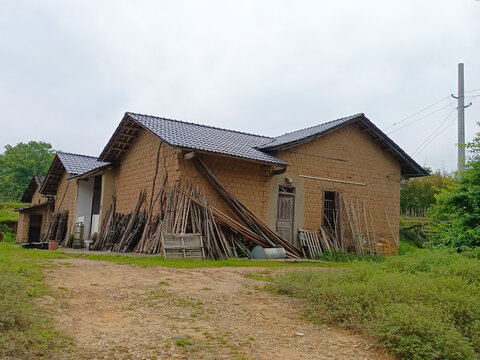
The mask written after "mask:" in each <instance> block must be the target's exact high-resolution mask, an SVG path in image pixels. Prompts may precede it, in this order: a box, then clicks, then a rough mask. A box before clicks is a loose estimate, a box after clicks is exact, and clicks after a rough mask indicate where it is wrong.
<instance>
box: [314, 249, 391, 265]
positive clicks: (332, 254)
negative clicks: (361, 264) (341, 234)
mask: <svg viewBox="0 0 480 360" xmlns="http://www.w3.org/2000/svg"><path fill="white" fill-rule="evenodd" d="M315 259H316V260H322V261H334V262H341V263H349V262H352V261H383V260H385V256H384V255H370V254H365V255H363V256H362V255H357V254H355V253H349V252H346V251H345V250H341V249H339V250H333V251H328V252H327V251H326V252H324V253H323V254H317V255H315Z"/></svg>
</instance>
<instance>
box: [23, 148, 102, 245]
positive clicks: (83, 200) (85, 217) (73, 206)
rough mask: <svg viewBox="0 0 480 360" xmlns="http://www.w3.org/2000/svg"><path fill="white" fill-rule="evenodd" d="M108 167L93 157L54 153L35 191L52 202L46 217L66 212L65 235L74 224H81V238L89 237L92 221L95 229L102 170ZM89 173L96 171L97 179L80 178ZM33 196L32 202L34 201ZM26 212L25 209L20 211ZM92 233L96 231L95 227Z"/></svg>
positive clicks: (43, 229) (45, 227)
mask: <svg viewBox="0 0 480 360" xmlns="http://www.w3.org/2000/svg"><path fill="white" fill-rule="evenodd" d="M108 165H109V164H108V163H103V162H99V161H98V160H97V158H95V157H92V156H86V155H79V154H70V153H64V152H57V154H56V155H55V158H54V159H53V161H52V164H51V165H50V168H49V170H48V173H47V175H46V176H45V179H44V181H43V182H42V185H41V186H40V188H37V189H36V192H38V193H39V194H41V196H43V197H44V198H49V199H51V201H50V202H49V204H50V205H49V206H50V207H51V211H50V212H49V214H51V213H52V212H57V211H67V212H68V220H67V234H68V235H70V234H72V233H73V225H74V224H75V223H76V222H77V221H81V222H82V223H83V224H84V238H86V237H88V236H89V235H90V231H91V228H92V222H93V223H94V224H93V225H94V226H98V216H99V215H98V214H99V212H100V194H101V186H102V177H101V170H102V169H104V168H106V167H107V166H108ZM91 171H97V176H92V177H88V178H79V177H80V176H81V175H83V174H85V173H89V172H91ZM27 191H28V189H27ZM35 194H36V193H35ZM35 194H34V195H33V199H35ZM27 210H28V208H27V209H25V210H22V212H24V211H27ZM22 212H21V213H22ZM48 225H49V224H48V222H47V223H46V224H45V225H44V226H42V230H41V233H42V234H44V233H45V232H46V230H47V229H48ZM94 230H95V231H96V228H95V229H94ZM68 235H67V236H68ZM24 240H25V239H24V237H20V238H19V233H18V232H17V242H24Z"/></svg>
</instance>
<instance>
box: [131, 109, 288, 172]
mask: <svg viewBox="0 0 480 360" xmlns="http://www.w3.org/2000/svg"><path fill="white" fill-rule="evenodd" d="M126 115H127V116H129V117H131V118H132V119H134V120H135V121H136V122H137V123H139V124H140V125H141V126H143V127H144V128H145V129H147V130H149V131H150V132H152V133H153V134H155V135H157V136H158V137H159V138H160V139H162V140H163V141H165V142H166V143H167V144H169V145H171V146H174V147H181V148H186V149H195V150H203V151H208V152H212V153H217V154H224V155H231V156H235V157H240V158H245V159H250V160H256V161H261V162H267V163H273V164H278V165H288V163H287V162H286V161H284V160H282V159H279V158H277V157H275V156H273V155H270V154H268V153H265V152H263V151H260V150H258V149H256V148H257V147H260V146H261V145H263V144H265V143H266V142H271V141H273V140H274V139H273V138H269V137H266V136H259V135H253V134H247V133H243V132H239V131H233V130H226V129H220V128H216V127H212V126H206V125H199V124H194V123H188V122H183V121H178V120H171V119H165V118H161V117H156V116H150V115H142V114H135V113H126Z"/></svg>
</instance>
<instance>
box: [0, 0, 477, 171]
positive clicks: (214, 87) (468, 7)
mask: <svg viewBox="0 0 480 360" xmlns="http://www.w3.org/2000/svg"><path fill="white" fill-rule="evenodd" d="M479 37H480V2H478V1H475V0H403V1H398V0H397V1H390V0H364V1H361V2H360V1H354V0H343V1H328V2H327V1H279V0H275V1H261V0H257V1H244V0H242V1H238V0H237V1H226V0H222V1H220V0H219V1H199V0H197V1H154V0H152V1H147V0H142V1H138V0H137V1H134V0H131V1H122V0H111V1H108V0H102V1H98V0H97V1H93V0H91V1H88V0H78V1H75V0H69V1H65V0H63V1H61V0H42V1H38V0H32V1H25V0H15V1H14V0H0V108H1V111H2V116H1V120H0V125H1V126H0V147H1V148H0V151H2V150H3V147H4V146H5V145H6V144H11V145H15V144H16V143H18V142H21V141H23V142H25V141H29V140H43V141H47V142H50V143H52V145H53V146H54V148H56V149H58V150H63V151H68V152H76V153H83V154H88V155H99V154H100V152H101V150H102V149H103V147H104V146H105V144H106V142H107V140H108V139H109V138H110V136H111V135H112V133H113V131H114V130H115V127H116V126H117V124H118V123H119V122H120V120H121V118H122V116H123V114H124V112H126V111H133V112H140V113H146V114H152V115H158V116H164V117H170V118H175V119H179V120H185V121H191V122H197V123H202V124H208V125H214V126H219V127H224V128H230V129H235V130H242V131H247V132H252V133H258V134H262V135H270V136H276V135H280V134H283V133H285V132H289V131H293V130H297V129H299V128H303V127H307V126H312V125H316V124H319V123H322V122H326V121H330V120H333V119H336V118H339V117H343V116H347V115H350V114H354V113H359V112H364V113H365V114H366V116H367V117H368V118H369V119H370V120H372V121H373V122H374V123H375V124H376V125H377V126H378V127H379V128H380V129H382V130H383V129H386V128H387V127H389V126H390V125H391V124H393V123H395V122H398V121H400V120H402V119H403V118H405V117H407V116H409V115H411V114H414V113H415V112H417V111H418V110H421V109H423V108H425V107H427V106H429V105H431V104H433V103H435V102H437V101H439V100H441V99H442V98H445V97H447V96H449V95H450V94H451V93H455V92H456V91H457V64H458V63H459V62H464V63H465V90H473V89H479V88H480V41H479ZM467 95H469V96H468V97H467V99H468V98H469V97H471V96H475V95H480V90H478V91H473V92H470V93H467ZM471 101H472V102H473V106H472V107H470V108H468V109H467V110H466V129H467V140H471V139H472V137H473V136H474V134H475V132H477V131H478V126H477V124H476V122H477V121H480V96H479V97H477V98H473V99H472V100H471ZM448 103H449V101H448V100H444V101H443V102H442V103H440V104H438V105H436V107H433V108H431V109H429V111H426V112H424V113H422V114H420V115H418V116H416V117H414V118H412V119H409V120H407V121H405V122H404V123H402V125H403V124H406V123H408V122H410V121H412V120H415V119H418V118H420V117H421V115H427V114H428V113H429V112H432V111H435V110H436V109H439V108H441V107H442V106H446V105H448ZM455 106H456V103H455V100H454V99H451V106H447V107H446V108H444V109H442V110H440V111H439V112H437V113H435V114H434V115H431V116H429V117H427V118H425V119H423V120H420V121H418V122H417V123H415V124H413V125H411V126H408V127H406V128H404V129H401V130H399V131H396V132H394V133H391V134H390V136H391V137H392V139H393V140H395V141H396V142H397V143H398V144H399V145H400V146H401V147H402V148H403V149H404V150H406V151H407V152H408V153H409V154H413V153H414V152H415V150H416V149H417V147H418V146H419V145H420V144H421V143H422V142H423V141H424V140H425V139H427V137H428V136H429V135H430V134H431V133H432V132H433V131H434V130H435V129H436V128H437V126H439V125H440V124H441V123H442V121H443V120H444V119H445V118H446V117H447V115H448V114H449V113H450V112H451V111H453V113H452V114H451V116H450V118H448V120H447V121H446V122H445V125H446V124H448V123H449V122H450V121H454V119H455V118H456V111H455V110H454V108H455ZM398 127H399V126H398ZM394 129H395V128H392V129H389V130H388V131H386V132H387V134H388V133H389V132H390V131H391V130H394ZM456 139H457V135H456V122H454V123H452V124H451V126H450V127H448V129H447V130H445V131H444V132H443V133H442V134H441V135H439V136H438V137H436V138H435V139H434V140H433V141H432V142H431V143H430V144H429V146H428V147H427V148H425V150H424V151H423V152H421V153H420V154H419V155H418V156H415V157H414V158H415V159H416V160H417V161H418V162H419V163H420V164H422V165H426V166H430V167H433V168H436V169H445V170H447V171H450V170H453V169H454V168H455V167H456V147H455V143H456Z"/></svg>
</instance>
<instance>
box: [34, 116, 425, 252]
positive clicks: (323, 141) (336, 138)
mask: <svg viewBox="0 0 480 360" xmlns="http://www.w3.org/2000/svg"><path fill="white" fill-rule="evenodd" d="M157 153H158V154H160V155H159V159H160V168H161V169H163V170H161V171H166V172H167V173H168V185H172V184H174V183H176V182H178V181H180V183H182V184H187V183H188V184H193V185H195V186H198V187H199V188H201V189H203V191H204V192H205V195H206V198H207V199H208V201H209V203H211V204H212V205H214V206H215V207H216V208H218V209H220V210H221V211H223V212H225V213H227V214H229V215H231V216H233V217H234V214H233V213H232V212H231V211H230V209H229V207H228V206H227V204H226V203H224V202H223V200H222V199H221V198H220V196H219V195H218V194H217V192H216V190H215V189H214V188H213V187H212V186H211V185H210V183H209V182H208V181H206V179H205V178H204V177H203V176H202V174H201V173H200V172H199V171H198V170H197V168H196V167H195V166H194V164H193V161H192V160H191V159H192V158H193V157H199V158H201V159H202V160H203V162H204V163H205V164H206V165H207V166H208V168H209V169H210V170H211V171H212V172H213V173H214V174H215V176H216V177H217V178H218V179H219V180H220V181H221V182H222V183H223V184H224V185H225V186H226V187H227V188H228V189H229V190H230V191H231V192H232V193H233V194H234V195H235V196H236V197H237V198H238V200H239V201H241V202H242V203H243V204H244V205H246V206H247V207H248V208H249V209H250V210H251V211H253V212H254V213H255V214H256V215H257V216H258V217H259V218H261V219H263V220H264V221H265V222H266V223H267V224H268V225H269V226H270V227H271V228H272V229H274V230H276V231H277V232H278V233H279V234H280V235H281V236H282V237H283V238H284V239H286V240H288V241H290V242H292V243H293V244H295V245H297V246H299V239H298V229H299V228H307V229H312V230H318V229H319V227H320V226H325V227H327V226H331V222H332V220H333V219H334V217H335V216H339V217H340V219H341V223H343V224H344V225H345V226H343V227H342V229H344V230H342V231H345V236H347V237H348V226H347V225H346V222H347V219H346V216H345V214H343V213H342V208H343V206H344V205H343V204H345V203H346V202H348V203H351V204H356V206H364V207H365V208H367V207H368V209H369V213H370V214H369V215H370V216H371V219H372V222H373V227H374V229H375V233H376V241H377V243H379V244H380V246H381V248H380V251H382V252H384V253H387V254H388V253H392V252H394V251H395V238H398V233H399V215H400V180H401V179H402V178H409V177H416V176H425V175H427V173H426V172H425V171H424V170H423V169H422V167H421V166H420V165H419V164H417V163H416V162H415V161H414V160H413V159H412V158H411V157H410V156H408V155H407V154H406V153H405V152H404V151H403V150H402V149H401V148H400V147H399V146H398V145H396V144H395V143H394V142H393V141H392V140H391V139H389V138H388V137H387V136H386V135H385V134H384V133H383V132H382V131H381V130H379V129H378V128H377V127H376V126H375V125H374V124H373V123H372V122H371V121H370V120H369V119H367V117H365V115H364V114H357V115H353V116H349V117H345V118H341V119H338V120H334V121H330V122H327V123H324V124H321V125H317V126H313V127H310V128H306V129H302V130H298V131H294V132H291V133H288V134H285V135H281V136H278V137H266V136H259V135H254V134H247V133H243V132H238V131H232V130H225V129H220V128H215V127H210V126H204V125H198V124H194V123H187V122H182V121H177V120H171V119H165V118H161V117H156V116H148V115H142V114H136V113H126V114H125V116H124V117H123V119H122V121H121V122H120V124H119V125H118V127H117V129H116V130H115V132H114V134H113V135H112V137H111V139H110V140H109V142H108V144H107V145H106V146H105V148H104V150H103V152H102V153H101V155H100V156H99V161H101V164H105V163H107V162H108V163H111V165H110V166H109V167H108V168H107V167H105V168H103V170H102V171H103V175H102V177H103V179H104V180H103V186H102V189H103V193H102V194H101V199H102V200H101V205H100V208H102V209H107V208H108V206H109V204H110V201H111V200H110V199H111V194H113V193H115V194H116V196H117V203H116V206H117V211H118V212H123V213H129V212H131V211H132V208H133V207H134V206H135V203H136V200H137V197H138V194H139V192H140V191H141V190H142V189H145V188H146V189H147V191H149V190H150V189H151V187H152V182H153V179H154V175H155V168H156V159H157ZM56 161H57V162H60V161H61V160H60V156H59V157H58V159H56ZM54 168H55V169H57V166H56V165H55V166H54ZM60 170H61V166H60V164H58V175H56V177H55V178H54V179H52V180H49V181H46V182H45V183H44V186H43V187H42V189H43V190H44V192H45V193H46V194H53V193H54V189H57V188H58V190H57V191H56V195H57V200H56V205H55V208H56V209H57V208H60V207H62V206H63V207H64V208H68V209H69V210H70V211H72V210H73V207H74V204H75V202H74V200H73V199H74V193H75V192H76V189H77V185H72V186H71V188H70V190H68V189H66V187H67V185H66V184H67V182H68V180H67V179H68V176H69V175H68V174H66V173H68V172H69V170H68V168H67V169H66V170H63V171H64V172H63V173H62V172H61V171H60ZM62 174H63V175H62ZM70 174H71V172H70ZM90 175H91V174H90ZM47 180H48V176H47ZM160 182H161V176H159V177H158V178H157V184H156V186H157V188H158V186H159V185H160ZM50 184H51V185H50ZM50 188H51V189H52V190H47V189H50ZM68 191H70V192H68ZM63 193H68V194H67V195H64V194H63ZM62 198H65V200H62ZM59 201H60V204H61V205H58V203H59ZM67 204H68V205H67ZM358 204H360V205H358ZM77 216H78V214H77ZM100 221H101V220H100Z"/></svg>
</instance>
